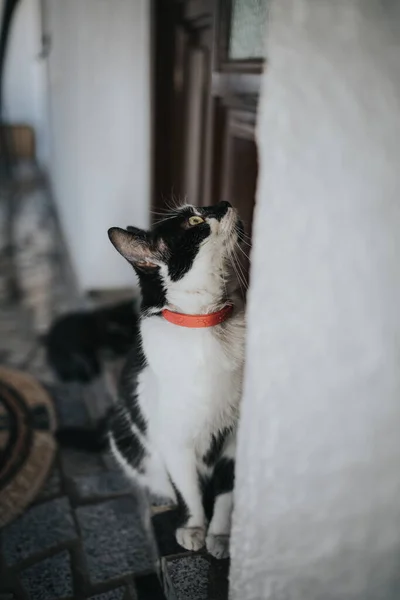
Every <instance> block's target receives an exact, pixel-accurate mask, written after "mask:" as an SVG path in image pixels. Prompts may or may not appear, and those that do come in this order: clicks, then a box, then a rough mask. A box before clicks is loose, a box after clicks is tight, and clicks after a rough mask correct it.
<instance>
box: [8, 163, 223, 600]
mask: <svg viewBox="0 0 400 600" xmlns="http://www.w3.org/2000/svg"><path fill="white" fill-rule="evenodd" d="M22 187H23V189H24V193H23V194H22V196H21V197H20V198H19V201H18V218H17V222H16V239H17V253H16V264H17V267H18V268H17V272H18V275H19V284H20V287H21V290H22V292H23V293H22V296H21V300H20V301H19V302H17V303H16V302H10V301H9V300H8V298H7V294H6V291H7V290H6V282H7V278H6V275H7V271H8V264H7V261H6V257H5V253H4V246H3V247H2V240H4V239H5V236H4V231H3V228H4V222H5V220H4V211H3V212H2V208H3V205H2V203H1V201H0V266H1V268H0V363H3V364H7V365H10V366H14V367H17V368H18V367H19V368H21V366H22V365H26V369H27V370H28V371H30V372H31V373H32V374H33V375H35V376H36V377H37V378H39V379H40V380H41V381H42V382H44V383H45V384H46V385H47V386H49V388H50V391H51V393H52V396H53V398H54V400H55V404H56V409H57V414H58V421H59V424H60V425H61V426H71V425H78V426H83V425H88V424H91V423H93V420H94V419H96V417H98V416H99V415H100V414H102V412H103V411H104V408H105V406H107V405H108V403H109V402H110V398H109V394H108V393H107V385H106V382H105V380H104V379H101V380H98V381H96V382H94V383H93V384H91V385H89V386H82V385H78V384H68V385H67V384H60V383H59V382H57V381H55V380H54V378H53V375H52V373H51V372H50V371H49V369H48V367H47V365H46V361H45V357H44V353H43V350H42V348H41V347H40V344H38V341H37V338H38V335H40V334H41V333H43V332H44V331H46V330H47V328H48V326H49V324H50V323H51V321H52V319H53V318H54V316H56V315H58V314H61V313H63V312H65V311H69V310H73V309H76V308H82V306H83V305H84V304H85V303H84V302H83V301H82V299H81V298H79V297H78V295H77V294H76V292H75V291H74V290H75V289H76V288H75V285H74V278H73V275H72V273H71V269H70V267H69V264H68V262H67V260H66V252H65V248H64V246H63V243H62V236H61V235H60V231H59V227H58V224H57V220H56V218H55V214H54V209H53V205H52V203H51V201H50V198H49V197H48V194H47V188H46V185H45V182H44V181H43V180H42V179H41V178H40V177H37V175H36V174H35V173H34V172H31V171H29V169H28V170H27V171H26V173H25V175H24V178H23V186H22ZM0 200H1V191H0ZM29 355H30V357H29V360H27V357H28V356H29ZM153 513H154V514H153V516H152V517H151V518H150V508H149V504H148V502H147V499H146V498H145V497H144V495H143V493H142V492H141V491H140V490H139V489H138V488H136V487H132V484H130V483H129V482H128V481H127V480H126V479H125V477H124V476H123V475H122V474H121V472H120V471H118V470H117V469H116V468H115V465H114V463H113V462H112V460H111V459H110V457H109V456H108V455H101V454H89V453H84V452H79V451H76V450H67V449H63V450H61V451H60V452H59V454H58V456H57V459H56V461H55V464H54V468H53V472H52V474H51V476H50V477H49V479H48V481H47V484H46V486H45V488H44V489H43V490H42V492H41V494H40V496H39V497H38V498H36V501H35V502H34V505H33V506H31V507H30V508H29V509H28V510H27V511H26V512H25V513H24V514H23V515H22V516H21V517H20V518H19V519H17V520H16V521H14V522H13V523H12V524H10V525H8V526H6V527H5V528H4V529H3V530H2V531H0V600H3V597H4V598H7V599H9V600H11V599H13V598H16V599H21V600H27V599H28V598H30V599H32V600H56V599H63V600H67V599H68V600H71V599H76V600H84V599H88V598H91V599H93V600H162V599H163V598H165V596H164V594H163V592H162V590H161V586H160V583H159V579H158V577H157V575H156V574H155V570H156V569H157V565H160V567H161V568H160V569H159V572H160V575H161V578H162V580H163V584H164V589H165V591H166V595H167V597H168V599H169V600H225V599H226V598H227V585H228V584H227V573H228V563H227V561H216V560H215V559H213V558H211V557H209V556H207V555H206V554H201V553H199V554H193V553H187V552H185V551H183V549H182V548H180V547H179V546H178V545H177V543H176V541H175V536H174V525H175V523H174V519H175V514H174V511H163V510H162V508H158V509H157V510H154V511H153ZM153 532H155V538H156V540H157V546H158V554H157V551H156V550H155V544H154V541H153V540H154V536H153ZM159 556H161V561H160V560H158V558H159Z"/></svg>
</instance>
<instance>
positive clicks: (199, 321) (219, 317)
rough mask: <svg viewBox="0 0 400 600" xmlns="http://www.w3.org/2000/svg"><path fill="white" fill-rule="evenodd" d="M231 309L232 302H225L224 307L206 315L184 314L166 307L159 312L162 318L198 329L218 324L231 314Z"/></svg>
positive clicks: (181, 325) (175, 323)
mask: <svg viewBox="0 0 400 600" xmlns="http://www.w3.org/2000/svg"><path fill="white" fill-rule="evenodd" d="M232 311H233V304H227V305H226V306H224V308H221V310H219V311H217V312H214V313H210V314H208V315H185V314H183V313H177V312H173V311H172V310H168V308H164V310H163V311H162V313H161V314H162V316H163V317H164V319H166V320H167V321H169V322H170V323H173V324H174V325H179V326H180V327H190V328H196V329H200V328H201V327H214V326H215V325H220V324H221V323H223V322H224V321H226V320H227V319H228V318H229V317H230V316H231V314H232Z"/></svg>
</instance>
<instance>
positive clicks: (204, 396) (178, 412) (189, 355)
mask: <svg viewBox="0 0 400 600" xmlns="http://www.w3.org/2000/svg"><path fill="white" fill-rule="evenodd" d="M141 331H142V340H143V350H144V352H145V355H146V358H147V362H148V364H149V371H148V373H147V374H146V377H147V379H148V386H147V387H148V389H150V387H151V389H153V390H154V389H157V397H156V398H148V403H149V405H150V404H151V406H152V411H153V415H152V417H151V419H152V421H153V423H155V422H157V423H159V425H160V428H164V427H165V426H166V424H167V423H168V428H172V429H173V430H174V431H175V434H176V435H180V434H181V433H182V431H184V432H186V434H187V435H188V436H189V437H190V435H192V432H193V435H195V432H196V435H197V434H198V432H199V431H201V430H203V431H205V430H207V431H208V430H209V429H210V428H212V429H213V428H215V429H216V430H218V429H219V428H222V427H224V426H226V424H227V421H228V420H229V419H230V418H231V417H232V415H233V413H234V411H235V407H237V405H238V402H239V397H240V388H241V375H242V373H241V368H240V366H239V368H238V366H237V365H236V366H235V365H234V363H233V362H232V361H231V360H230V357H229V356H228V355H227V354H226V351H225V349H224V347H223V345H222V344H221V342H220V340H219V339H218V338H217V337H216V336H215V335H213V333H212V332H211V330H210V329H206V328H205V329H189V328H186V327H179V326H177V325H173V324H171V323H169V322H167V321H164V320H163V319H162V318H159V317H153V318H149V319H146V320H144V321H143V322H142V325H141ZM152 378H154V379H155V380H156V382H155V385H154V384H152V385H151V386H150V380H151V379H152ZM149 416H150V415H149Z"/></svg>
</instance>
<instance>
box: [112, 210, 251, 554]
mask: <svg viewBox="0 0 400 600" xmlns="http://www.w3.org/2000/svg"><path fill="white" fill-rule="evenodd" d="M242 232H243V227H242V224H241V221H240V219H239V217H238V215H237V213H236V211H235V209H233V208H232V207H231V206H230V204H229V203H227V202H221V203H220V204H218V205H216V206H213V207H207V208H204V207H202V208H195V207H193V206H189V205H185V206H182V207H180V208H177V209H176V210H173V211H171V212H170V213H169V214H168V215H167V216H166V218H165V219H164V220H163V221H161V222H159V223H158V224H156V225H155V226H154V228H153V229H152V230H151V231H150V232H147V231H142V230H140V229H135V228H133V227H130V228H129V231H126V230H123V229H119V228H112V229H110V230H109V237H110V240H111V242H112V243H113V245H114V246H115V248H116V249H117V250H118V252H120V254H122V256H123V257H124V258H126V259H127V260H128V261H129V262H130V263H131V265H132V266H133V268H134V269H135V271H136V273H137V275H138V278H139V282H140V287H141V292H142V305H141V318H140V340H139V343H138V344H137V347H135V348H133V349H132V352H131V353H130V356H129V358H128V361H127V364H126V367H125V370H124V373H123V376H122V383H121V390H120V398H119V401H118V403H117V404H116V406H115V408H114V410H113V413H112V415H111V418H110V420H109V424H108V425H109V431H108V438H109V443H110V446H111V450H112V452H113V454H114V456H115V457H116V459H117V461H118V462H119V464H120V465H121V466H122V467H123V469H124V470H125V472H126V473H127V474H128V476H130V477H133V478H135V479H137V480H139V481H141V482H142V483H143V485H145V486H146V487H147V488H148V489H149V490H151V491H152V492H153V493H155V494H159V495H162V496H167V497H169V498H171V499H172V500H174V501H176V502H177V503H178V505H180V506H181V508H182V509H183V519H182V524H181V526H180V527H179V528H178V529H177V531H176V539H177V541H178V543H179V544H180V545H181V546H183V547H184V548H187V549H189V550H199V549H200V548H202V547H203V546H204V544H205V545H206V547H207V549H208V551H209V552H210V553H211V554H212V555H213V556H215V557H217V558H223V557H226V556H228V554H229V533H230V522H231V512H232V490H233V481H234V461H235V447H236V427H237V422H238V415H239V405H240V399H241V391H242V376H243V364H244V340H245V313H244V303H243V300H242V295H241V294H240V292H239V284H238V280H237V277H236V275H235V269H234V268H233V267H234V260H235V253H236V251H237V248H238V242H239V241H240V239H241V237H242ZM236 259H237V257H236ZM193 315H201V316H202V318H200V319H199V318H198V317H192V316H193ZM171 321H172V322H171ZM210 497H211V498H212V502H211V505H212V509H211V511H210V510H208V509H207V506H206V505H207V498H208V499H209V498H210Z"/></svg>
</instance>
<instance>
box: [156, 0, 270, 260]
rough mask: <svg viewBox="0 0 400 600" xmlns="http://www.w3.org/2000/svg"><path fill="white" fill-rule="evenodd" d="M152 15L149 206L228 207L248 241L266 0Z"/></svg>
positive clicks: (201, 3)
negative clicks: (151, 180)
mask: <svg viewBox="0 0 400 600" xmlns="http://www.w3.org/2000/svg"><path fill="white" fill-rule="evenodd" d="M167 6H169V9H168V8H167ZM155 8H156V10H155V17H156V19H155V22H156V28H155V59H156V60H155V86H156V87H155V89H156V98H155V111H156V120H155V139H154V149H155V155H154V206H155V208H156V210H157V208H159V207H164V206H165V203H166V202H168V201H170V199H171V197H172V196H178V198H179V199H182V198H187V201H188V202H190V203H192V204H198V205H209V204H214V203H217V202H219V201H221V200H228V201H229V202H231V204H233V205H234V206H235V207H237V208H238V210H239V212H240V215H241V217H242V219H243V220H244V222H245V226H246V231H247V234H248V235H249V236H251V224H252V218H253V211H254V205H255V191H256V182H257V170H258V162H257V146H256V141H255V125H256V110H257V103H258V96H259V89H260V79H261V73H262V70H263V67H264V58H263V57H264V48H263V42H264V38H265V22H266V9H267V0H246V1H245V0H215V1H213V0H186V1H180V2H176V1H175V2H172V0H171V1H170V2H167V1H166V0H156V3H155ZM166 18H167V19H169V20H168V23H167V22H166ZM160 119H161V121H162V122H161V121H160ZM160 125H161V128H160V129H158V128H159V127H160ZM246 269H247V265H246Z"/></svg>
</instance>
